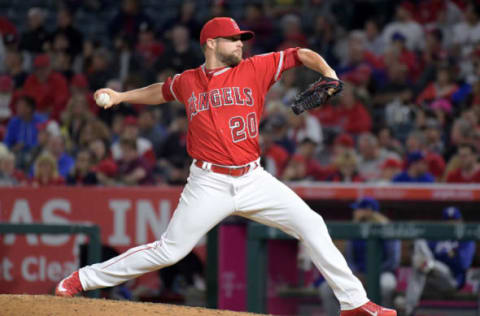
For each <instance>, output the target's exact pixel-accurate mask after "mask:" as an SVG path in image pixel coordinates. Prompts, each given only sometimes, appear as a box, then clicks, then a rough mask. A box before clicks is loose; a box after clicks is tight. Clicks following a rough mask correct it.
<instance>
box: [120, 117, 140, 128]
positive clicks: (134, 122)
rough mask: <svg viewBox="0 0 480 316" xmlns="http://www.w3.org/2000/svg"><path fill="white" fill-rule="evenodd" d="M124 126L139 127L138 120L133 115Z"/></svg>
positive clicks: (127, 118) (124, 122) (126, 119)
mask: <svg viewBox="0 0 480 316" xmlns="http://www.w3.org/2000/svg"><path fill="white" fill-rule="evenodd" d="M123 124H124V125H125V126H137V118H136V117H135V116H133V115H128V116H127V117H126V118H125V119H124V121H123Z"/></svg>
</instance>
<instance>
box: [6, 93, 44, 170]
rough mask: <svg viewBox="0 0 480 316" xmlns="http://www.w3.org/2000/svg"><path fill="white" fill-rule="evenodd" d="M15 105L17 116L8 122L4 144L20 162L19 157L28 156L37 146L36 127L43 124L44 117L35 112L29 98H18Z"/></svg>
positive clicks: (33, 101) (31, 100)
mask: <svg viewBox="0 0 480 316" xmlns="http://www.w3.org/2000/svg"><path fill="white" fill-rule="evenodd" d="M15 105H16V110H17V115H16V116H14V117H12V118H11V119H10V121H9V122H8V125H7V134H6V136H5V144H7V146H8V148H10V150H11V151H12V152H13V153H14V154H15V155H17V159H20V161H21V160H22V157H21V156H23V155H26V154H28V152H29V151H30V150H32V148H34V147H35V145H36V144H37V136H38V129H37V126H38V124H41V123H43V122H45V121H46V117H45V116H44V115H41V114H39V113H36V112H35V100H34V99H32V98H30V97H27V96H22V97H20V98H19V99H18V100H17V102H16V104H15ZM18 166H21V164H20V165H18Z"/></svg>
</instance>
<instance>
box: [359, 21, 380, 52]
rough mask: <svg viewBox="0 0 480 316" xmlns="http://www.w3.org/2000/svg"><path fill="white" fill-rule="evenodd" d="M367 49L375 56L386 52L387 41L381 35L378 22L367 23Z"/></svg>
mask: <svg viewBox="0 0 480 316" xmlns="http://www.w3.org/2000/svg"><path fill="white" fill-rule="evenodd" d="M363 31H364V32H365V48H366V49H367V50H368V51H370V52H371V53H373V54H375V55H381V54H383V52H384V51H385V41H384V39H383V37H382V36H381V34H380V27H379V25H378V23H377V21H375V20H373V19H369V20H367V21H366V22H365V25H364V28H363Z"/></svg>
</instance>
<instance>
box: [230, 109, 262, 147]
mask: <svg viewBox="0 0 480 316" xmlns="http://www.w3.org/2000/svg"><path fill="white" fill-rule="evenodd" d="M230 131H231V132H232V140H233V142H234V143H238V142H241V141H243V140H245V139H247V137H250V138H255V137H257V135H258V124H257V114H256V113H255V112H250V113H248V114H247V116H246V118H243V117H242V116H234V117H232V118H231V119H230ZM247 134H248V135H247Z"/></svg>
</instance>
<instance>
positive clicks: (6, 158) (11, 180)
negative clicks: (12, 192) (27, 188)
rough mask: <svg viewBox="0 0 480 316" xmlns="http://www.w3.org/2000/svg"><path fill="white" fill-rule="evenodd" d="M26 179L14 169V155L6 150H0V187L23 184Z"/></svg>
mask: <svg viewBox="0 0 480 316" xmlns="http://www.w3.org/2000/svg"><path fill="white" fill-rule="evenodd" d="M26 182H27V177H26V176H25V174H24V173H23V172H22V171H21V170H19V169H17V168H15V155H14V154H13V153H11V152H9V151H8V150H3V151H2V150H0V186H17V185H21V184H25V183H26Z"/></svg>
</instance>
